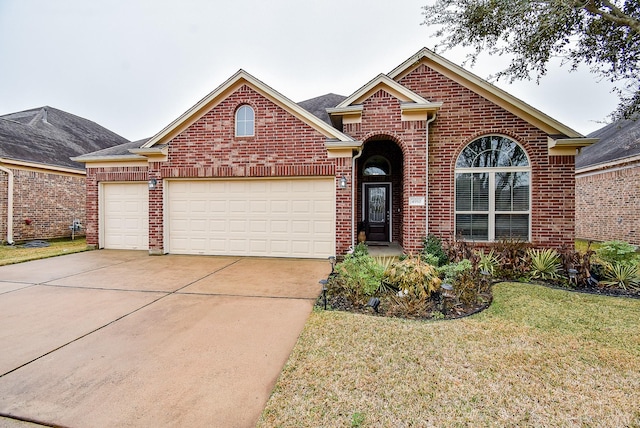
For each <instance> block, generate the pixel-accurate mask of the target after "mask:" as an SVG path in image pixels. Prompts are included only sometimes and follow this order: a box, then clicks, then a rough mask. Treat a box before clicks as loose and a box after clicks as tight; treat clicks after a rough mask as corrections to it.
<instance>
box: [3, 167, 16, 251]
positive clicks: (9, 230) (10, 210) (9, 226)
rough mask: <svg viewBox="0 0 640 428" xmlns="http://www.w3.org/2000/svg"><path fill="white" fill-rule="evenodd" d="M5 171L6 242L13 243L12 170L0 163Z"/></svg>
mask: <svg viewBox="0 0 640 428" xmlns="http://www.w3.org/2000/svg"><path fill="white" fill-rule="evenodd" d="M0 171H4V172H6V173H7V243H8V244H9V245H13V171H11V170H10V169H9V168H5V167H3V166H2V165H0Z"/></svg>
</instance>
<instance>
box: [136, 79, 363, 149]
mask: <svg viewBox="0 0 640 428" xmlns="http://www.w3.org/2000/svg"><path fill="white" fill-rule="evenodd" d="M244 83H247V84H249V85H250V86H252V87H253V89H255V90H257V91H258V92H260V93H261V94H262V95H264V96H265V97H266V98H268V99H270V100H271V101H273V102H274V103H275V104H276V105H278V106H279V107H282V108H283V109H285V110H286V111H288V112H289V113H291V114H293V115H294V116H296V117H298V118H300V119H301V120H303V121H304V122H306V123H308V124H309V125H310V126H312V127H313V128H315V129H316V130H318V131H319V132H321V133H322V134H324V135H325V136H326V137H328V138H336V139H339V140H341V141H350V140H353V139H352V138H351V137H349V136H348V135H346V134H344V133H342V132H340V131H338V130H337V129H335V128H333V127H332V126H330V125H329V124H328V123H326V122H324V121H323V120H321V119H320V118H318V117H316V116H314V115H313V114H311V113H309V112H308V111H306V110H305V109H303V108H302V107H300V106H299V105H298V104H296V103H295V102H293V101H291V100H290V99H289V98H287V97H285V96H284V95H282V94H281V93H279V92H278V91H276V90H274V89H273V88H271V87H270V86H268V85H266V84H265V83H263V82H262V81H260V80H258V79H256V78H255V77H253V76H252V75H251V74H249V73H247V72H246V71H244V70H242V69H240V70H238V71H237V72H236V73H235V74H234V75H233V76H231V77H230V78H229V79H227V81H225V82H224V83H223V84H222V85H220V86H218V88H216V89H215V90H214V91H212V92H211V93H209V95H207V96H206V97H204V98H203V99H201V100H200V101H198V102H197V103H196V104H195V105H194V106H193V107H191V108H190V109H189V110H187V111H186V112H185V113H183V114H182V115H180V117H178V118H177V119H176V120H174V121H173V122H171V123H170V124H169V125H168V126H166V127H165V128H164V129H163V130H161V131H160V132H158V133H157V134H156V135H154V136H153V137H151V139H149V141H147V142H146V143H145V144H143V145H142V147H141V148H143V149H145V148H150V147H153V146H154V145H156V144H158V143H161V142H162V143H166V142H167V141H165V140H168V139H170V138H172V137H173V136H174V133H175V132H176V130H181V129H184V128H186V127H188V126H189V125H191V124H192V123H194V122H195V121H196V120H198V119H199V118H200V117H202V116H203V115H204V114H205V113H206V112H208V111H209V110H210V109H211V108H213V107H214V106H215V105H217V104H218V103H219V102H220V101H222V100H223V99H224V98H221V97H222V96H223V95H225V93H227V91H229V90H232V89H234V88H235V87H239V86H240V85H242V84H244Z"/></svg>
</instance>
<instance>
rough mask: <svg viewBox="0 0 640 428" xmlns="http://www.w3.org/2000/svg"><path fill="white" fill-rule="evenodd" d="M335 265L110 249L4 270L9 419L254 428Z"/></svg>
mask: <svg viewBox="0 0 640 428" xmlns="http://www.w3.org/2000/svg"><path fill="white" fill-rule="evenodd" d="M330 270H331V268H330V265H329V263H328V262H327V261H324V260H293V259H258V258H238V257H206V256H173V255H167V256H161V257H151V256H148V255H147V254H146V253H145V252H131V251H129V252H128V251H108V250H101V251H92V252H86V253H79V254H72V255H68V256H63V257H56V258H52V259H46V260H39V261H35V262H29V263H23V264H19V265H12V266H4V267H0V427H28V426H29V427H30V426H39V425H55V426H58V425H59V426H67V427H83V428H84V427H107V426H119V427H149V426H154V427H163V426H172V427H173V426H185V427H186V426H188V427H200V426H202V427H212V426H220V427H249V426H255V423H256V421H257V419H258V418H259V416H260V414H261V412H262V409H263V408H264V405H265V403H266V401H267V399H268V398H269V395H270V393H271V390H272V388H273V386H274V384H275V382H276V380H277V378H278V376H279V374H280V371H281V370H282V367H283V365H284V363H285V362H286V360H287V358H288V356H289V354H290V352H291V350H292V348H293V346H294V344H295V342H296V340H297V338H298V336H299V334H300V332H301V330H302V328H303V326H304V323H305V321H306V319H307V317H308V316H309V313H310V311H311V309H312V307H313V303H314V301H315V299H316V297H317V296H318V294H319V292H320V285H319V284H318V280H319V279H322V278H326V276H327V274H328V273H329V271H330ZM29 422H31V423H29ZM32 423H33V424H34V425H32Z"/></svg>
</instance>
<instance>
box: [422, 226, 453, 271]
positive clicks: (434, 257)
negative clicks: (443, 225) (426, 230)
mask: <svg viewBox="0 0 640 428" xmlns="http://www.w3.org/2000/svg"><path fill="white" fill-rule="evenodd" d="M422 245H423V248H422V255H423V256H426V255H429V256H431V259H430V261H433V262H435V264H433V263H430V264H433V265H434V266H436V267H439V266H442V265H445V264H447V263H448V262H449V257H448V256H447V253H446V252H445V251H444V248H443V247H442V241H441V240H440V238H438V237H437V236H435V235H434V234H432V233H430V234H429V235H428V236H427V237H426V238H424V240H423V241H422Z"/></svg>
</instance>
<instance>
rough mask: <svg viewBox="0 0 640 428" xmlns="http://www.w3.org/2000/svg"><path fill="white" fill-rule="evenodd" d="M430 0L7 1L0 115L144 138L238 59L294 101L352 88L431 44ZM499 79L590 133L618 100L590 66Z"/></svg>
mask: <svg viewBox="0 0 640 428" xmlns="http://www.w3.org/2000/svg"><path fill="white" fill-rule="evenodd" d="M427 1H428V0H403V1H397V0H357V1H356V0H305V1H300V0H298V1H295V0H270V1H264V0H262V1H259V0H243V1H224V2H220V1H216V0H209V1H207V0H182V1H180V2H177V1H165V0H110V1H108V2H107V1H100V2H98V1H86V0H57V1H50V0H0V114H6V113H12V112H17V111H21V110H26V109H30V108H34V107H40V106H44V105H49V106H51V107H55V108H59V109H61V110H65V111H67V112H69V113H73V114H76V115H78V116H82V117H85V118H87V119H90V120H93V121H94V122H97V123H99V124H100V125H102V126H105V127H106V128H108V129H110V130H112V131H114V132H116V133H118V134H120V135H122V136H123V137H125V138H128V139H130V140H137V139H141V138H145V137H150V136H152V135H153V134H155V133H156V132H158V131H160V130H161V129H162V128H163V127H164V126H166V125H167V124H168V123H170V122H171V121H172V120H173V119H175V118H177V117H178V116H179V115H180V114H182V113H183V112H184V111H186V110H187V109H189V108H190V107H191V106H192V105H193V104H195V103H196V102H197V101H199V100H200V99H201V98H203V97H204V96H206V95H207V94H208V93H209V92H211V91H212V90H214V89H215V88H216V87H217V86H218V85H220V84H221V83H223V82H224V81H225V80H226V79H227V78H229V77H230V76H231V75H232V74H233V73H235V72H236V71H237V70H238V69H240V68H242V69H244V70H246V71H248V72H249V73H251V74H252V75H254V76H255V77H257V78H258V79H260V80H262V81H263V82H265V83H266V84H267V85H269V86H271V87H272V88H274V89H275V90H277V91H279V92H281V93H282V94H284V95H285V96H287V97H289V98H291V99H292V100H294V101H302V100H305V99H309V98H313V97H315V96H319V95H323V94H326V93H329V92H333V93H338V94H341V95H350V94H351V93H353V92H354V91H356V90H357V89H358V88H359V87H361V86H362V85H364V84H365V83H367V82H368V81H369V80H371V79H372V78H374V77H375V76H377V75H378V74H379V73H388V72H390V71H391V70H392V69H394V68H395V67H396V66H397V65H399V64H400V63H402V62H403V61H404V60H406V59H407V58H409V57H410V56H411V55H413V54H414V53H416V52H417V51H419V50H420V49H421V48H422V47H425V46H426V47H428V48H430V49H433V48H434V46H435V45H436V44H437V40H435V39H434V38H433V37H431V34H432V33H433V29H429V28H428V27H425V26H423V25H420V23H421V22H422V10H421V6H422V5H423V4H426V2H427ZM439 53H440V54H441V55H443V56H444V57H445V58H447V59H449V60H451V61H453V62H454V63H457V64H460V65H461V64H462V62H463V61H464V59H465V52H464V51H463V50H455V51H450V52H442V51H439ZM506 64H507V59H506V58H493V57H488V56H483V57H481V59H480V61H479V62H478V63H477V64H476V65H475V66H474V67H470V66H465V67H466V68H467V69H468V70H470V71H471V72H473V73H475V74H477V75H478V76H480V77H483V78H487V77H488V76H490V75H491V74H493V73H495V72H497V71H499V70H500V69H501V68H503V67H504V66H505V65H506ZM496 84H497V86H499V87H501V88H502V89H505V90H507V91H508V92H510V93H512V94H513V95H515V96H517V97H519V98H520V99H522V100H523V101H525V102H527V103H529V104H531V105H532V106H534V107H536V108H538V109H539V110H542V111H543V112H545V113H546V114H548V115H550V116H552V117H553V118H555V119H557V120H559V121H560V122H562V123H564V124H566V125H568V126H570V127H572V128H574V129H575V130H577V131H578V132H581V133H583V134H587V133H589V132H591V131H594V130H596V129H598V128H600V127H602V126H603V125H604V123H603V122H604V121H605V120H606V119H607V115H608V114H609V113H610V112H611V111H612V110H613V109H614V108H615V107H616V105H617V99H616V97H615V94H612V93H611V92H610V88H611V86H610V84H608V82H606V81H599V80H598V78H597V77H596V76H594V75H591V74H589V73H588V71H587V70H579V71H578V72H573V73H571V72H569V69H568V68H567V67H564V68H560V67H554V68H552V69H551V70H550V72H549V73H548V75H547V76H545V77H544V78H543V79H542V80H541V81H540V84H539V85H537V84H536V83H535V82H534V81H531V82H518V83H515V84H511V85H509V84H507V83H506V82H502V81H500V82H497V83H496Z"/></svg>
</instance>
